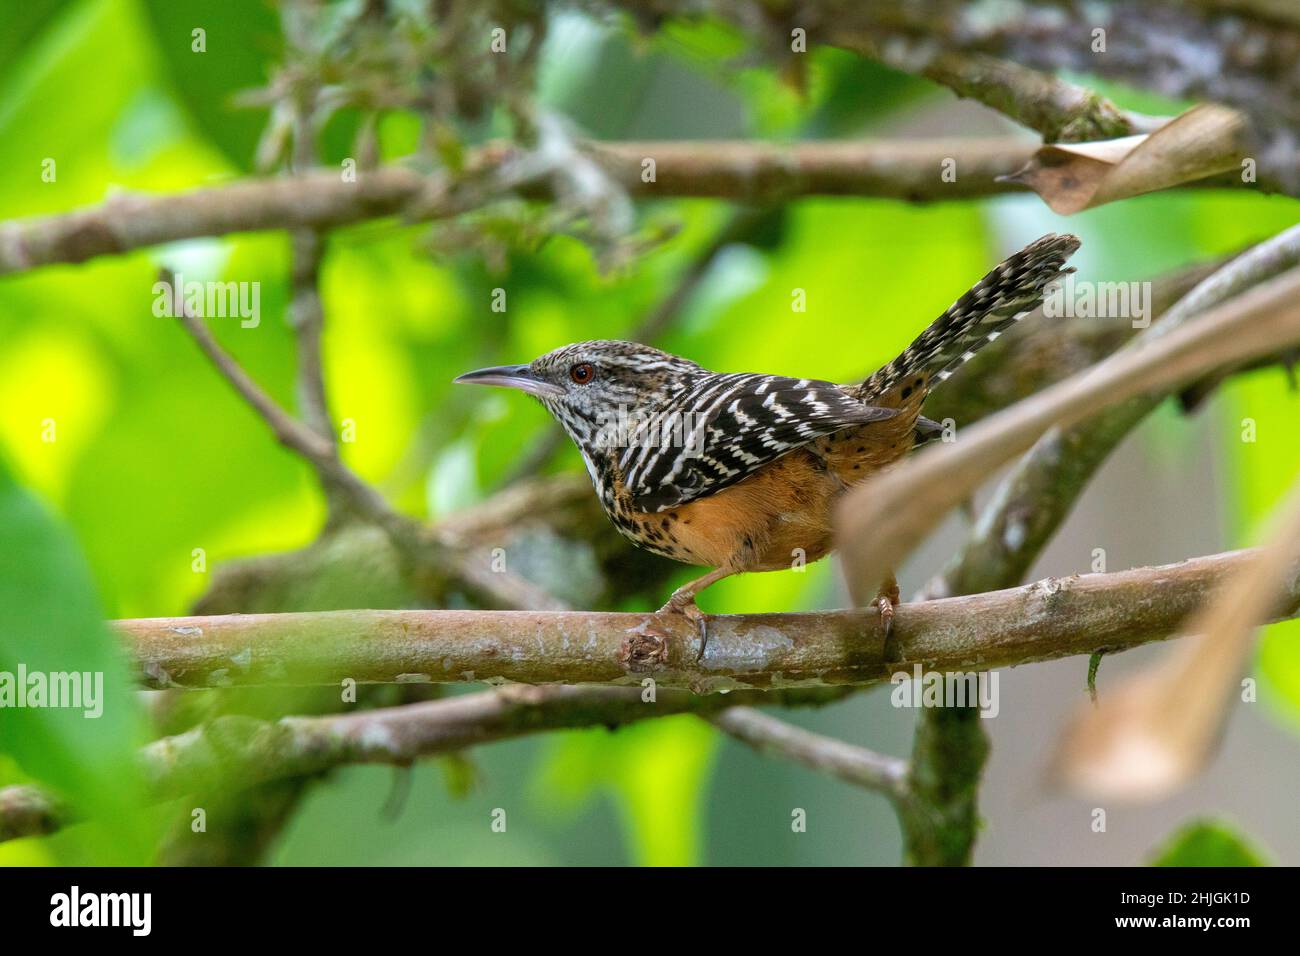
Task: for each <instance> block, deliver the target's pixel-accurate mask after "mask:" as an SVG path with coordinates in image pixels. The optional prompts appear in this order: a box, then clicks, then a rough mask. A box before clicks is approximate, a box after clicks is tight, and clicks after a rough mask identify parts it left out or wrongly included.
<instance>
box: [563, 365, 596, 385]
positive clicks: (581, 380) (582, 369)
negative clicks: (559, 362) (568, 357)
mask: <svg viewBox="0 0 1300 956" xmlns="http://www.w3.org/2000/svg"><path fill="white" fill-rule="evenodd" d="M595 377H596V370H595V368H593V367H592V364H591V363H590V362H579V363H578V364H577V365H575V366H573V368H571V369H569V378H571V379H573V381H574V382H575V383H576V384H578V385H586V384H587V383H588V382H590V381H591V380H592V379H593V378H595Z"/></svg>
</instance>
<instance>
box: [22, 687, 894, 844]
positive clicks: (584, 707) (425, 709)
mask: <svg viewBox="0 0 1300 956" xmlns="http://www.w3.org/2000/svg"><path fill="white" fill-rule="evenodd" d="M850 691H851V688H808V689H788V690H784V691H737V692H735V693H732V694H714V695H711V696H708V697H698V696H696V695H694V694H691V693H688V692H686V691H683V690H674V689H672V688H658V689H657V690H656V691H655V692H654V694H653V696H652V695H650V694H649V693H648V692H647V691H646V690H644V689H642V688H640V687H562V686H544V687H530V686H525V685H519V686H509V687H502V688H499V689H497V690H489V691H481V692H479V693H474V694H465V695H462V696H459V697H453V698H449V699H445V700H436V701H427V702H424V703H419V704H407V705H405V706H401V707H385V708H378V709H375V710H365V711H356V712H353V713H348V714H334V715H329V716H324V717H286V718H282V719H280V720H278V721H275V722H268V721H263V720H257V719H254V718H251V717H240V716H225V717H219V718H217V719H216V720H214V721H212V722H210V723H208V724H204V725H202V726H200V727H196V728H194V729H193V730H190V731H187V732H185V733H183V734H177V735H176V736H172V737H164V738H162V739H161V740H157V741H154V742H153V743H151V744H149V745H147V746H146V747H144V748H143V750H142V751H141V753H140V759H141V764H142V768H143V774H144V779H145V781H146V783H147V785H148V787H149V790H150V793H151V794H152V796H153V798H154V799H158V800H165V799H169V798H173V797H177V796H181V795H183V794H186V793H190V792H193V791H207V790H209V789H213V788H214V789H215V790H216V791H217V792H221V793H229V792H231V791H234V790H239V789H244V788H248V787H254V786H257V785H260V784H264V783H268V782H271V781H280V780H287V779H290V778H304V777H309V776H313V775H316V774H320V773H324V772H326V771H329V770H332V769H335V768H337V767H342V766H347V765H354V764H363V763H369V764H388V765H392V766H408V765H409V764H411V763H412V762H413V761H415V760H417V759H419V758H421V757H427V756H432V755H435V754H444V753H453V752H455V751H458V750H462V749H464V748H466V747H471V746H477V745H479V744H486V743H492V742H494V741H498V740H509V739H513V738H516V737H522V736H527V735H530V734H535V733H543V732H545V731H550V730H563V729H567V728H575V727H591V726H606V727H610V728H613V727H617V726H621V725H623V724H627V723H632V722H634V721H639V720H646V719H651V718H657V717H668V716H672V715H674V714H684V713H694V714H700V715H708V714H713V713H716V712H718V711H719V710H722V709H725V708H730V707H734V706H737V705H744V704H756V703H764V704H783V705H785V706H809V705H811V706H820V705H822V704H826V703H830V702H832V701H835V700H838V699H840V698H841V697H843V696H845V695H846V694H847V693H849V692H850ZM882 759H883V758H882ZM882 766H883V765H882ZM69 819H70V818H69V811H68V810H67V809H66V808H63V807H62V806H60V805H59V804H58V803H57V802H56V801H54V800H53V799H52V798H50V797H49V796H48V795H46V794H44V793H42V792H41V791H40V790H37V789H35V788H32V787H5V788H0V842H2V841H3V840H8V839H14V838H17V837H21V836H33V835H37V834H43V833H50V832H53V831H54V830H57V829H58V828H59V827H60V826H62V825H64V824H66V823H67V822H69Z"/></svg>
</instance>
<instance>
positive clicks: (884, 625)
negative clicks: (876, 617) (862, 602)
mask: <svg viewBox="0 0 1300 956" xmlns="http://www.w3.org/2000/svg"><path fill="white" fill-rule="evenodd" d="M871 605H872V607H874V608H876V609H877V610H878V611H879V612H880V630H881V633H883V634H884V636H885V638H886V639H888V638H889V632H890V631H892V630H893V629H894V602H893V601H892V600H890V599H889V598H888V597H887V596H886V595H883V594H882V595H880V597H878V598H876V599H875V600H874V601H872V602H871Z"/></svg>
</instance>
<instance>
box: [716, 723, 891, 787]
mask: <svg viewBox="0 0 1300 956" xmlns="http://www.w3.org/2000/svg"><path fill="white" fill-rule="evenodd" d="M709 721H710V722H711V723H712V724H713V725H714V726H715V727H717V728H718V729H719V730H722V731H724V732H726V733H728V734H730V735H731V736H732V737H735V738H736V739H737V740H740V741H743V742H744V743H747V744H749V746H751V747H753V748H754V749H755V750H757V751H759V752H760V753H769V754H775V755H777V756H780V757H784V758H786V759H787V760H793V761H794V762H795V763H798V764H802V765H803V766H805V767H808V768H810V769H812V770H818V771H821V772H822V773H828V774H830V775H831V776H833V777H838V778H839V779H841V780H844V781H847V782H848V783H851V784H854V785H855V786H858V787H862V788H864V789H866V790H874V791H876V792H878V793H881V794H884V795H885V796H886V797H889V798H890V799H891V800H895V801H897V800H900V799H902V798H903V797H904V796H905V795H906V792H907V761H905V760H900V759H898V758H897V757H888V756H885V755H883V754H878V753H876V752H875V751H872V750H868V749H866V748H865V747H858V746H855V745H853V744H849V743H845V742H844V741H842V740H836V739H835V738H834V737H826V736H823V735H822V734H815V733H813V732H812V731H809V730H804V729H803V728H802V727H796V726H794V725H793V724H790V723H787V722H785V721H783V720H780V719H779V718H776V717H773V716H771V715H770V714H765V713H762V712H761V711H758V710H754V709H753V708H752V707H732V708H729V709H728V710H724V711H723V712H722V713H720V714H716V715H715V716H713V717H710V718H709Z"/></svg>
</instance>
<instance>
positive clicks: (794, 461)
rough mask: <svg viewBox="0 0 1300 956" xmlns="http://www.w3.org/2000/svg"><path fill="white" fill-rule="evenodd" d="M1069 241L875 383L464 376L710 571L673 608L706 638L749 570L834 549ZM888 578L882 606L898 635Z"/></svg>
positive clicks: (631, 353)
mask: <svg viewBox="0 0 1300 956" xmlns="http://www.w3.org/2000/svg"><path fill="white" fill-rule="evenodd" d="M1078 248H1079V240H1078V239H1077V238H1075V237H1074V236H1071V235H1065V236H1056V235H1047V236H1043V237H1042V238H1041V239H1039V240H1037V241H1036V242H1033V243H1031V244H1030V245H1029V246H1026V247H1025V248H1024V249H1022V250H1020V251H1019V252H1017V253H1015V254H1014V255H1012V256H1011V257H1010V258H1008V259H1007V260H1005V261H1004V262H1002V263H1001V264H1000V265H999V266H997V268H995V269H993V271H991V272H990V273H989V274H988V275H986V276H985V277H984V278H983V279H981V280H980V281H979V282H977V283H976V284H975V285H974V286H973V287H972V288H971V289H970V291H969V292H967V293H966V294H965V295H963V296H962V297H961V298H960V299H958V300H957V301H956V302H954V303H953V304H952V306H951V307H949V309H948V310H947V311H946V312H944V313H943V314H942V315H941V316H939V318H937V319H935V321H934V322H933V323H931V325H930V327H929V328H927V329H926V330H925V331H924V332H922V333H921V334H920V335H919V336H917V338H916V340H915V341H914V342H913V343H912V344H911V345H909V346H908V347H907V348H906V349H905V350H904V351H903V353H902V354H901V355H899V356H898V358H896V359H894V360H893V361H892V362H890V363H889V364H888V365H886V366H884V367H883V368H881V369H880V370H879V371H877V372H876V373H875V374H874V375H872V376H871V377H870V378H868V379H867V380H866V381H865V382H862V383H860V384H856V385H834V384H832V383H830V382H824V381H819V380H817V379H809V378H786V377H783V376H780V375H761V374H750V373H720V372H711V371H709V370H708V369H705V368H702V367H700V366H699V365H696V364H695V363H694V362H691V361H689V360H687V359H684V358H679V357H678V356H676V355H670V354H668V353H667V352H662V351H660V350H659V349H655V348H651V347H650V346H648V345H639V344H637V343H635V342H618V341H593V342H579V343H577V344H574V345H566V346H564V347H563V348H559V349H556V350H555V351H553V352H548V353H547V354H545V355H543V356H541V357H540V358H537V359H534V360H533V361H532V362H530V363H529V364H527V365H505V366H498V367H494V368H484V369H479V370H478V371H474V372H467V373H466V374H464V375H461V376H460V377H459V378H457V379H456V381H457V382H469V383H474V384H480V385H503V386H507V387H510V388H517V389H519V390H521V391H523V392H527V393H528V394H530V395H532V396H534V397H536V398H537V399H538V400H539V401H540V402H541V403H542V404H543V405H545V406H546V408H547V410H549V411H550V413H551V414H552V415H553V416H555V419H556V420H557V421H558V422H559V423H560V425H561V426H562V427H563V428H564V430H565V431H566V432H567V433H568V435H569V437H570V438H571V439H573V442H574V444H576V445H577V446H578V449H579V451H581V452H582V457H583V460H584V461H585V462H586V465H587V472H588V473H589V474H590V475H591V480H592V483H593V484H594V485H595V487H596V492H597V494H598V495H599V496H600V501H601V504H602V505H603V506H604V508H605V512H606V514H608V515H609V517H610V519H611V520H612V521H613V522H614V524H615V525H616V526H617V527H618V530H619V531H620V532H622V533H623V535H624V536H626V537H627V538H629V539H631V540H632V541H633V542H635V543H636V544H638V545H640V546H641V547H643V548H647V549H649V550H650V551H653V552H654V553H656V554H660V555H663V556H664V557H668V558H673V559H674V560H677V561H683V562H685V563H687V564H694V565H703V566H705V567H709V568H712V569H713V570H711V571H710V572H709V573H708V574H705V575H704V576H702V577H700V578H697V579H696V580H694V581H691V582H690V583H689V584H686V585H684V586H683V587H681V588H679V589H678V590H677V591H675V592H674V593H673V595H672V597H671V598H669V600H668V603H667V604H665V605H664V606H663V607H662V608H661V609H660V613H666V612H677V613H682V614H685V615H686V616H687V617H688V618H690V619H691V620H692V621H694V622H695V623H696V625H697V627H698V628H699V631H700V651H699V653H700V655H701V656H702V655H703V653H704V648H705V644H706V640H707V630H706V628H705V623H704V616H703V614H702V613H701V612H700V610H699V608H698V607H697V606H696V604H695V596H696V594H698V593H699V592H700V591H701V590H703V589H704V588H706V587H708V586H709V585H710V584H713V583H714V582H716V581H718V580H720V579H722V578H724V577H727V576H729V575H732V574H736V573H739V572H743V571H776V570H781V569H784V568H789V567H791V566H793V565H794V564H795V563H797V562H798V561H801V560H802V561H816V560H817V559H819V558H821V557H823V556H825V555H826V554H827V553H828V552H829V551H830V550H831V548H832V539H833V535H832V527H831V513H832V508H833V505H834V503H835V501H836V499H837V498H839V496H840V495H842V494H843V493H844V491H845V490H846V489H848V488H850V487H852V486H853V485H855V484H857V483H859V482H861V481H863V480H864V479H866V478H868V477H869V476H871V475H872V474H874V473H875V472H877V471H879V470H880V469H882V468H884V467H886V466H887V465H890V464H891V463H893V462H895V461H897V460H898V459H900V458H901V457H903V455H905V454H906V453H907V452H908V451H909V450H910V449H911V448H912V447H914V446H915V445H916V444H918V443H920V442H923V441H925V440H927V439H928V438H931V437H933V436H934V435H935V434H936V433H938V432H940V431H941V427H940V426H939V425H938V424H937V423H936V422H933V421H931V420H929V419H927V418H924V417H922V416H921V405H922V402H924V400H925V398H926V396H927V395H928V394H929V393H930V391H931V389H933V388H934V387H935V386H937V385H939V384H940V383H941V382H943V381H944V380H945V379H947V378H948V377H949V376H950V375H952V373H953V372H954V371H955V370H956V369H957V368H958V366H960V365H961V364H962V363H964V362H966V361H967V360H969V359H970V358H972V357H973V356H974V355H975V353H976V352H977V351H979V349H980V348H981V347H983V345H984V344H985V343H987V342H991V341H993V340H994V339H996V338H997V337H998V336H999V335H1000V334H1002V332H1003V330H1004V329H1006V328H1007V327H1008V326H1009V325H1011V324H1012V323H1014V322H1015V321H1017V320H1018V319H1020V318H1021V317H1023V316H1024V315H1025V314H1026V313H1027V312H1029V311H1031V310H1033V309H1034V308H1035V307H1037V306H1038V305H1039V303H1041V302H1042V300H1043V298H1044V295H1045V294H1046V289H1047V286H1048V285H1049V284H1050V283H1052V282H1053V281H1054V280H1056V279H1059V278H1060V277H1061V276H1063V275H1065V274H1066V273H1067V272H1073V271H1074V270H1073V269H1066V268H1065V261H1066V260H1067V259H1068V258H1069V257H1070V255H1071V254H1073V253H1074V251H1075V250H1076V249H1078ZM897 603H898V585H897V582H896V581H895V580H894V578H893V576H892V575H891V576H890V577H889V578H888V579H887V580H886V581H885V582H884V583H883V584H882V586H881V592H880V597H878V598H877V600H876V604H877V606H878V608H879V609H880V613H881V616H882V618H883V624H884V626H885V630H886V633H888V628H889V625H890V622H891V621H892V618H893V613H894V611H893V609H894V605H896V604H897Z"/></svg>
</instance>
